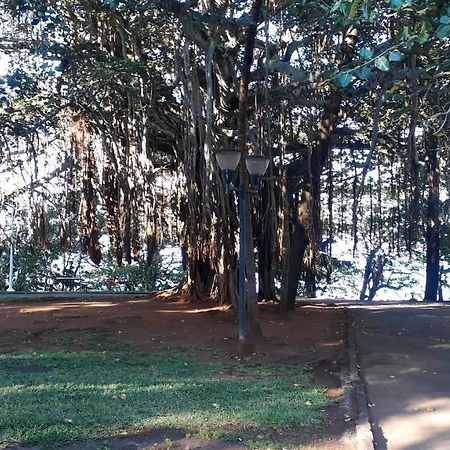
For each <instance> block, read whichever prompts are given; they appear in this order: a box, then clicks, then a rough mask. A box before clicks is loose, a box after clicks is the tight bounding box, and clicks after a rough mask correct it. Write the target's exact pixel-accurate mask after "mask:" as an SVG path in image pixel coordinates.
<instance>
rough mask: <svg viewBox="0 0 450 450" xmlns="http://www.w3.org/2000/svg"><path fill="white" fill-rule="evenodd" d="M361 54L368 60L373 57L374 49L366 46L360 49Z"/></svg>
mask: <svg viewBox="0 0 450 450" xmlns="http://www.w3.org/2000/svg"><path fill="white" fill-rule="evenodd" d="M359 56H361V58H364V59H366V60H368V59H372V58H373V50H371V49H370V48H367V47H364V48H362V49H361V50H360V51H359Z"/></svg>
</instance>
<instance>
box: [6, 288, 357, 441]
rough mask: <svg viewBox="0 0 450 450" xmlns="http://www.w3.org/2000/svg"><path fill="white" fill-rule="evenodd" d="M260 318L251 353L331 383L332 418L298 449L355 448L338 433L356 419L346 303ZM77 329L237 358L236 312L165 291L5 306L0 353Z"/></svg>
mask: <svg viewBox="0 0 450 450" xmlns="http://www.w3.org/2000/svg"><path fill="white" fill-rule="evenodd" d="M261 321H262V329H263V334H264V338H262V339H261V340H260V341H259V342H258V343H257V345H256V349H255V352H254V353H253V354H251V355H249V356H248V358H250V359H251V360H254V361H260V362H271V363H274V362H275V363H277V362H278V363H284V364H300V365H303V364H308V365H309V366H310V367H311V368H312V371H311V373H312V375H313V378H314V380H315V381H316V382H317V383H319V384H321V385H325V386H327V387H328V393H329V395H330V397H332V398H333V399H335V400H336V404H335V406H333V407H330V408H328V409H327V414H328V416H329V423H328V424H327V425H326V426H324V427H322V428H320V429H316V430H315V431H314V430H309V431H308V433H307V436H305V437H304V439H303V441H302V446H301V448H317V449H329V450H331V449H333V450H339V449H351V448H353V446H352V445H351V444H350V443H349V441H346V440H342V439H341V437H342V435H343V434H344V433H345V432H346V431H348V430H350V429H351V426H352V423H351V421H349V419H348V405H345V406H344V405H342V404H340V403H339V401H338V399H339V398H340V396H341V394H342V386H341V381H340V373H341V370H342V367H343V366H345V364H346V360H345V358H346V350H345V333H346V327H345V312H344V308H333V307H322V306H304V307H302V308H300V309H298V310H297V311H295V312H293V313H290V314H279V313H278V312H277V311H276V309H275V306H274V305H264V306H262V309H261ZM80 330H84V331H85V332H86V333H89V332H92V330H97V331H98V330H104V331H107V332H108V333H111V334H112V335H114V336H116V337H117V338H118V339H119V341H121V342H124V343H127V344H131V345H133V346H135V347H137V348H139V350H142V351H146V352H152V351H158V350H160V349H161V348H164V346H167V345H177V344H182V345H195V346H198V345H204V346H208V348H210V349H213V350H215V354H216V355H217V357H218V358H224V357H225V358H236V357H239V355H238V354H237V345H236V341H237V339H236V336H237V324H236V320H235V318H234V317H233V316H231V315H230V314H229V313H228V312H227V311H226V309H224V308H220V307H211V305H209V304H189V303H184V302H182V301H173V299H170V298H169V299H165V298H164V297H163V296H159V297H151V298H147V299H135V300H125V299H122V300H120V299H119V298H117V297H114V301H89V302H82V301H74V300H69V301H56V302H55V301H52V302H36V303H9V304H0V351H9V350H12V349H18V348H24V349H25V348H27V349H29V348H35V349H39V348H48V347H53V346H55V347H57V346H58V345H59V344H60V343H61V342H62V341H64V343H65V345H66V348H68V347H67V346H69V348H72V349H75V350H76V349H78V348H80V349H81V347H80V345H81V344H80V342H79V339H78V338H77V337H78V336H79V334H80ZM199 353H200V354H199V356H200V357H202V355H201V352H199ZM213 353H214V352H213ZM209 354H211V353H209ZM204 357H207V354H206V353H205V355H204ZM128 444H130V442H128ZM182 445H184V446H186V443H184V442H183V444H182ZM205 445H206V444H205ZM208 445H210V444H208ZM206 446H207V445H206ZM200 447H202V448H203V447H205V446H200ZM114 448H116V447H114ZM117 448H141V447H129V446H128V447H127V446H125V447H117ZM142 448H143V447H142ZM208 448H209V447H208Z"/></svg>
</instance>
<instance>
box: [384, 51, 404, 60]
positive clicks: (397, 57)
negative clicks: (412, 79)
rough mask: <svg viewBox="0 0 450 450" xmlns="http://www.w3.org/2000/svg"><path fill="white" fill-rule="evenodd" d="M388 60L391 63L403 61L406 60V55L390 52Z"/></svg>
mask: <svg viewBox="0 0 450 450" xmlns="http://www.w3.org/2000/svg"><path fill="white" fill-rule="evenodd" d="M388 58H389V61H393V62H398V61H403V60H404V59H405V55H404V54H403V53H401V52H399V51H398V50H394V51H392V52H389V55H388Z"/></svg>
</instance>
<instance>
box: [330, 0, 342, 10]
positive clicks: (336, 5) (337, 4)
mask: <svg viewBox="0 0 450 450" xmlns="http://www.w3.org/2000/svg"><path fill="white" fill-rule="evenodd" d="M341 3H342V0H338V1H337V2H336V3H335V4H334V5H333V6H332V7H331V9H330V12H334V11H337V10H338V9H339V8H340V6H341Z"/></svg>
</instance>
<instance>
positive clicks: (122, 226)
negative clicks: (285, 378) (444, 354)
mask: <svg viewBox="0 0 450 450" xmlns="http://www.w3.org/2000/svg"><path fill="white" fill-rule="evenodd" d="M2 9H3V11H2V14H3V15H4V17H5V18H8V25H7V26H6V27H5V26H4V29H3V33H4V35H5V39H4V40H3V44H2V51H3V52H4V53H5V54H8V55H9V58H10V65H9V71H8V73H7V75H6V76H5V77H4V79H3V80H2V85H1V86H0V88H1V90H0V102H1V110H0V123H1V127H2V130H3V131H2V133H1V134H0V142H1V150H0V151H1V156H2V164H3V165H2V170H8V171H16V172H17V173H20V170H21V168H22V165H23V164H24V163H25V161H32V162H33V163H32V165H33V164H34V171H32V172H31V173H30V174H27V176H28V178H27V183H25V184H24V186H23V189H22V192H24V193H25V192H26V193H28V192H31V194H27V206H26V209H27V212H26V213H25V212H23V214H22V217H23V219H24V220H26V221H27V223H28V227H29V229H33V230H35V232H34V233H29V236H27V238H25V239H24V240H28V242H32V243H33V244H32V245H33V248H34V249H36V248H38V247H39V246H40V247H39V248H41V249H42V251H46V249H47V248H48V246H49V244H48V242H50V241H51V242H54V241H55V240H56V236H57V235H58V234H59V244H58V245H59V252H62V251H64V250H69V248H71V247H73V246H76V245H77V243H79V245H81V248H82V249H83V251H85V252H87V254H88V255H89V256H90V258H91V260H92V261H93V262H94V263H95V264H100V262H101V259H102V258H104V256H105V255H104V251H103V252H102V249H101V245H100V243H99V240H100V238H101V236H102V235H104V234H105V233H107V234H108V236H109V239H110V243H111V244H110V247H109V248H110V251H111V252H112V254H113V255H114V258H115V262H116V264H117V265H118V266H121V265H122V264H123V263H124V262H125V263H126V264H131V263H133V261H135V262H136V263H138V264H141V265H142V264H147V265H151V264H152V261H153V259H154V257H155V255H156V253H157V249H158V248H159V246H160V245H161V244H162V243H163V242H165V241H167V240H169V239H170V240H173V239H175V240H177V241H178V242H179V243H180V246H181V247H182V249H183V254H184V261H185V263H186V264H185V267H186V270H187V272H186V273H187V276H186V282H185V284H184V286H183V287H184V289H185V290H186V291H187V292H188V293H189V294H191V295H195V296H199V297H205V296H206V297H210V298H214V299H216V300H217V301H219V302H222V303H223V302H229V303H233V304H235V303H236V274H235V269H236V261H237V255H236V247H237V242H236V229H237V218H236V205H235V203H236V201H235V198H234V196H233V195H228V196H225V194H224V193H223V190H222V184H221V181H220V177H219V175H220V174H219V171H218V168H217V165H216V162H215V159H214V156H213V152H214V150H215V149H217V148H220V147H224V146H238V145H239V131H242V130H243V129H244V131H246V133H247V134H246V138H247V143H248V145H247V146H246V148H245V151H248V152H249V153H264V154H266V155H268V156H270V157H271V158H272V161H273V162H272V164H271V166H270V168H269V170H268V175H267V177H266V178H265V180H264V184H263V187H262V190H261V196H260V197H259V198H257V199H254V201H253V202H252V204H251V208H250V209H249V211H248V214H249V216H250V215H251V216H252V217H253V221H252V222H253V224H252V230H250V231H252V233H250V234H249V236H250V238H249V239H250V241H249V248H250V247H251V248H253V245H255V247H256V248H257V250H258V252H257V259H256V266H255V264H254V261H252V259H253V257H254V256H253V255H254V254H253V251H251V252H250V255H249V256H250V258H249V260H250V262H249V264H248V268H247V276H248V280H249V282H250V287H249V301H250V302H254V301H256V296H255V293H254V292H253V291H252V289H253V288H252V281H253V279H254V272H255V271H256V272H257V275H258V280H259V283H258V286H259V298H260V299H274V298H277V299H278V298H279V299H280V300H281V304H282V305H283V307H284V308H285V309H290V308H292V307H293V304H294V302H295V296H296V295H297V292H298V286H299V282H300V281H301V280H302V281H303V284H304V290H305V291H304V292H305V293H306V294H307V295H311V296H314V295H316V292H317V289H319V288H320V287H321V286H323V285H324V284H326V282H327V281H329V280H330V279H331V278H330V277H331V270H332V269H333V267H336V265H339V264H341V263H340V262H339V261H338V260H337V259H336V257H335V255H334V254H333V243H334V242H336V240H337V239H338V238H342V237H343V236H345V237H347V238H348V237H350V238H351V240H352V242H351V244H350V247H352V248H349V249H348V250H349V252H351V251H353V253H354V254H357V253H363V254H365V255H367V263H366V270H365V273H364V282H365V284H363V292H361V298H365V296H366V295H368V297H369V298H372V297H373V296H374V295H375V294H376V291H377V289H378V288H379V287H380V286H382V285H385V286H389V280H386V277H384V278H383V268H385V267H387V266H386V261H388V262H389V261H392V260H394V259H395V258H396V255H403V254H405V253H406V254H408V255H409V256H410V257H411V258H412V259H420V258H422V255H423V248H424V247H423V246H424V245H426V246H427V249H428V250H427V267H428V270H427V289H428V291H427V292H428V293H426V294H425V297H426V299H427V300H432V299H435V298H436V296H437V292H438V285H439V282H440V281H439V277H440V275H439V273H441V275H442V273H443V270H441V269H440V267H439V248H440V246H442V248H443V249H444V248H447V246H448V244H447V243H446V242H445V236H447V233H445V234H443V233H440V230H439V221H440V219H442V218H443V217H448V214H449V208H448V201H446V200H445V197H444V196H443V195H442V192H444V195H445V196H446V195H447V192H448V186H447V180H446V177H445V176H443V177H441V178H440V177H439V173H440V172H443V173H447V172H448V166H449V164H450V158H449V155H448V148H449V133H448V130H449V116H450V97H449V79H450V58H449V56H448V55H449V36H450V8H449V7H448V3H447V2H446V1H438V0H434V1H425V0H391V1H385V0H384V1H379V2H373V1H370V0H329V1H328V0H326V1H322V2H316V1H309V0H298V1H287V2H275V1H270V0H267V1H265V2H262V5H261V2H258V1H254V2H251V1H228V0H204V1H185V2H181V1H162V0H161V1H151V2H135V1H131V0H127V1H106V0H103V1H98V0H82V1H75V2H62V1H58V0H47V1H42V0H39V1H35V0H10V1H7V2H3V8H2ZM252 17H257V35H256V41H255V43H254V48H252V51H253V60H252V64H251V67H250V73H249V85H248V86H249V90H248V95H247V96H246V100H248V113H247V114H245V115H244V116H242V115H239V113H240V112H242V108H240V105H241V106H242V100H243V99H242V97H241V98H240V94H239V92H240V91H239V89H240V86H241V87H242V83H241V81H242V80H241V75H242V74H243V73H244V71H243V70H244V69H243V68H245V64H244V63H245V61H244V48H245V47H246V44H248V42H249V41H248V34H247V30H249V29H250V26H251V24H252ZM19 61H20V66H19V65H18V62H19ZM243 117H245V118H246V119H245V121H247V120H248V130H245V127H244V128H242V126H241V128H239V125H240V124H241V125H242V123H243V120H244V119H243ZM55 148H58V149H59V150H58V151H57V152H56V154H57V156H56V157H55V158H54V159H55V161H56V164H55V167H54V170H52V171H50V172H49V171H47V172H46V175H45V176H44V175H43V174H42V173H41V172H42V158H43V160H46V158H48V156H46V155H49V154H51V153H52V152H54V149H55ZM40 158H41V160H40ZM39 161H41V162H39ZM50 182H54V187H53V188H52V189H51V192H50V193H49V192H48V183H50ZM439 191H441V196H439ZM17 194H18V192H17V190H12V191H11V192H9V194H6V195H4V196H3V197H2V204H3V205H4V207H5V208H8V207H9V208H12V204H13V202H14V200H15V199H16V198H17ZM55 195H56V196H57V199H56V200H55V198H54V196H55ZM52 201H53V202H56V204H57V209H58V211H59V218H58V226H57V229H58V231H56V229H55V228H54V229H53V231H52V230H50V228H49V227H45V226H44V225H45V223H46V220H47V221H48V219H47V217H48V210H49V204H50V202H52ZM39 224H40V226H39ZM55 226H56V225H55ZM36 230H37V232H36ZM252 236H254V238H252ZM5 237H6V234H5ZM439 238H441V240H443V242H442V243H439ZM5 247H6V245H5ZM35 251H38V250H35ZM341 266H342V264H341ZM429 277H431V278H429ZM394 285H395V286H397V284H395V283H394Z"/></svg>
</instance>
